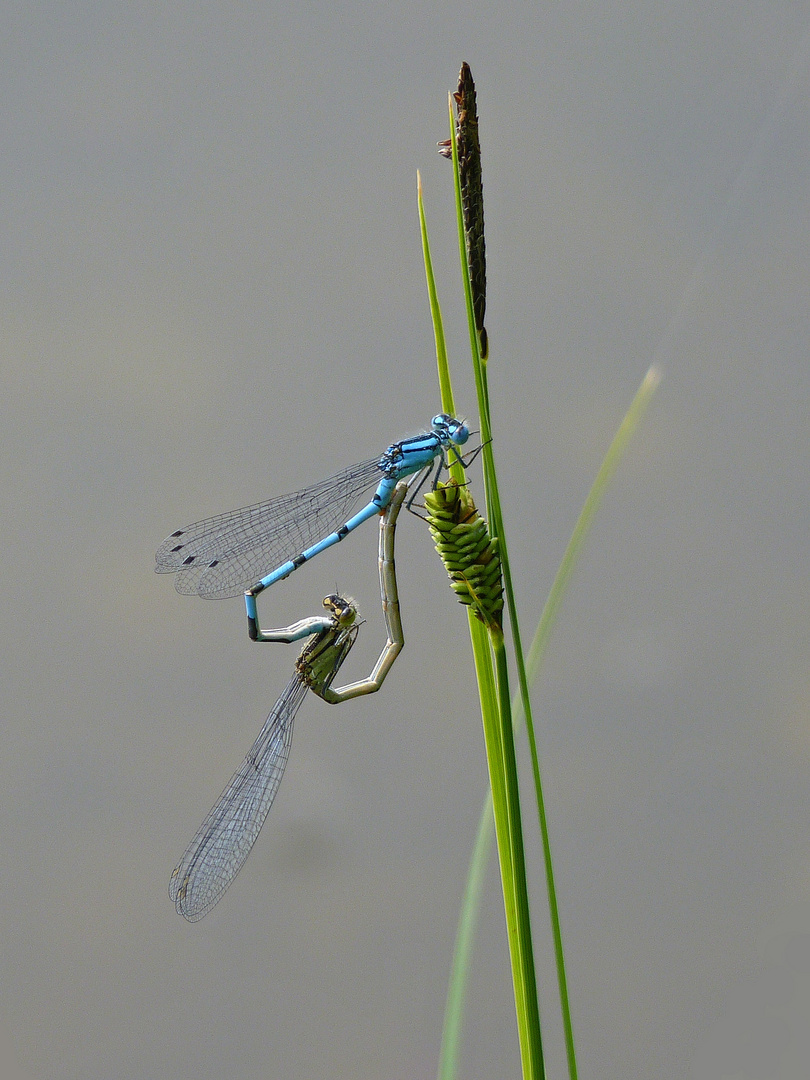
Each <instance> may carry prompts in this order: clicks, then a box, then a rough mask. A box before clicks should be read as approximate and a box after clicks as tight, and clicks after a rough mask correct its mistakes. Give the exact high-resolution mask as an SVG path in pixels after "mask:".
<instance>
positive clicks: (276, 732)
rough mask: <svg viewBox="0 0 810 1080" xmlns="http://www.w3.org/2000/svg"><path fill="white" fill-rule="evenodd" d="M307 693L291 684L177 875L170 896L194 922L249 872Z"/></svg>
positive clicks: (297, 681) (302, 685)
mask: <svg viewBox="0 0 810 1080" xmlns="http://www.w3.org/2000/svg"><path fill="white" fill-rule="evenodd" d="M307 689H308V687H307V685H306V683H305V682H303V681H302V679H301V677H300V676H299V675H298V674H296V675H295V676H294V677H293V678H292V679H291V680H290V682H289V683H288V685H287V688H286V690H285V691H284V693H283V694H282V695H281V697H280V698H279V699H278V701H277V702H276V704H275V706H274V707H273V710H272V712H271V713H270V715H269V716H268V717H267V719H266V720H265V722H264V727H263V728H262V730H261V732H260V733H259V737H258V738H257V739H256V741H255V743H254V744H253V746H252V747H251V749H250V752H249V753H248V755H247V757H246V758H245V760H244V761H243V762H242V765H241V766H240V767H239V769H237V771H236V772H235V773H234V775H233V778H232V779H231V782H230V783H229V784H228V786H227V787H226V788H225V790H224V791H223V792H222V794H221V795H220V797H219V799H217V802H216V803H215V805H214V806H213V807H212V808H211V810H210V812H209V814H208V816H207V817H206V819H205V821H203V823H202V825H201V826H200V827H199V829H198V830H197V835H196V836H195V837H194V839H193V840H192V841H191V843H190V844H189V846H188V848H187V849H186V853H185V855H184V856H183V858H182V859H181V860H180V863H179V865H178V866H177V867H176V869H175V871H174V873H173V874H172V877H171V881H170V882H169V896H170V897H171V899H172V900H173V901H174V906H175V907H176V908H177V910H178V912H179V913H180V914H181V915H184V916H185V917H186V918H187V919H188V920H189V922H197V920H198V919H201V918H202V917H203V915H205V914H207V913H208V912H209V911H210V910H211V908H212V907H213V906H214V905H215V904H216V903H217V901H218V900H219V899H220V898H221V897H222V895H223V893H224V892H225V890H226V889H227V888H228V886H229V885H230V883H231V882H232V881H233V879H234V878H235V877H236V875H237V874H238V873H239V871H240V870H241V869H242V867H243V866H244V864H245V860H246V859H247V857H248V855H249V854H250V849H251V848H252V847H253V844H254V843H255V841H256V837H257V836H258V835H259V830H260V829H261V827H262V825H263V824H264V819H265V818H266V817H267V814H268V812H269V810H270V807H271V806H272V805H273V799H274V798H275V796H276V792H277V791H278V786H279V784H280V783H281V778H282V776H283V775H284V767H285V765H286V764H287V758H288V757H289V756H290V745H291V743H292V733H293V720H294V719H295V714H296V713H297V712H298V710H299V708H300V707H301V702H302V701H303V700H304V698H305V697H306V693H307Z"/></svg>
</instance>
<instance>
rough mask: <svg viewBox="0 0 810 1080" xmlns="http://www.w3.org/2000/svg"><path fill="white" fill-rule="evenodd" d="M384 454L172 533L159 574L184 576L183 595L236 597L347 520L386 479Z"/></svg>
mask: <svg viewBox="0 0 810 1080" xmlns="http://www.w3.org/2000/svg"><path fill="white" fill-rule="evenodd" d="M379 461H380V459H379V457H377V458H373V459H372V460H370V461H363V462H361V463H360V464H359V465H353V466H351V467H350V468H348V469H344V470H343V471H342V472H339V473H337V474H336V475H335V476H332V477H330V478H329V479H328V480H322V481H321V482H320V483H318V484H313V486H312V487H308V488H304V489H303V490H301V491H294V492H292V493H291V494H289V495H280V496H279V497H278V498H276V499H270V500H268V501H267V502H262V503H254V505H253V506H243V507H241V508H240V509H239V510H231V511H229V512H228V513H225V514H218V515H217V516H216V517H211V518H205V519H204V520H203V521H197V522H195V523H194V524H193V525H188V526H187V527H186V528H184V529H178V530H177V532H173V533H172V534H171V536H168V537H166V539H165V540H164V541H163V543H162V544H161V545H160V547H159V548H158V550H157V554H156V555H155V561H156V566H155V570H156V572H157V573H158V574H177V578H176V580H175V583H174V584H175V588H176V589H177V591H178V592H180V593H196V594H197V595H198V596H204V597H207V598H211V599H214V598H216V599H219V598H221V597H225V596H236V595H238V594H239V593H241V592H244V590H245V589H247V588H249V587H250V586H251V585H253V584H255V582H256V581H257V580H258V579H259V578H261V577H262V576H263V575H264V574H267V573H269V572H270V571H271V570H274V569H275V568H276V567H277V566H281V564H282V563H285V562H286V561H287V560H288V559H292V558H294V556H296V555H298V554H299V553H300V552H301V551H304V550H305V549H306V548H308V547H310V546H311V545H312V544H315V543H317V541H318V540H322V539H323V538H324V537H325V536H328V535H329V534H330V533H331V532H334V530H335V529H336V528H338V527H339V526H340V525H342V524H343V522H344V521H346V520H347V519H348V518H349V517H351V513H352V511H353V509H354V508H355V507H356V505H357V503H358V502H359V499H360V496H361V495H362V494H363V492H368V491H370V490H371V488H372V487H376V486H377V484H378V483H379V482H380V480H382V478H383V473H382V472H381V470H380V468H379Z"/></svg>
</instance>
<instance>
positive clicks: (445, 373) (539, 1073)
mask: <svg viewBox="0 0 810 1080" xmlns="http://www.w3.org/2000/svg"><path fill="white" fill-rule="evenodd" d="M418 205H419V218H420V226H421V231H422V247H423V252H424V257H425V276H426V280H427V286H428V295H429V298H430V307H431V316H432V319H433V326H434V336H435V339H436V356H437V362H438V368H439V385H440V388H441V394H442V408H443V409H444V410H445V411H446V412H450V413H454V412H455V408H454V400H453V392H452V384H451V380H450V372H449V366H448V364H447V350H446V346H445V339H444V329H443V322H442V316H441V308H440V305H439V301H438V296H437V292H436V285H435V278H434V275H433V267H432V260H431V258H430V244H429V239H428V232H427V225H426V219H425V213H424V201H423V197H422V187H421V182H420V183H419V185H418ZM451 474H452V475H453V477H454V478H457V479H458V481H459V483H465V482H466V481H465V477H464V473H463V469H462V467H461V465H460V464H459V463H458V462H456V463H454V465H453V466H452V467H451ZM468 620H469V624H470V637H471V640H472V646H473V658H474V661H475V668H476V677H477V680H478V687H479V695H480V697H481V718H482V723H483V728H484V742H485V746H486V753H487V766H488V769H489V777H490V786H491V790H492V806H493V816H494V820H495V837H496V841H497V847H498V858H499V864H500V871H501V883H502V887H503V897H504V912H505V917H506V929H507V938H508V942H509V952H510V959H511V964H512V978H513V984H514V993H515V1012H516V1017H517V1025H518V1037H519V1041H520V1049H521V1062H522V1066H523V1076H524V1080H541V1078H542V1077H543V1075H544V1074H543V1064H542V1048H541V1045H540V1039H539V1035H540V1025H539V1016H538V1014H537V988H536V985H535V980H534V957H533V953H532V947H531V926H530V922H529V918H528V910H529V908H528V894H527V890H526V878H525V867H524V863H523V847H522V833H521V829H520V804H519V800H518V798H517V790H518V789H517V771H516V768H515V766H514V745H513V743H512V723H511V710H510V709H509V690H508V681H507V680H506V677H505V676H506V664H505V653H504V654H503V657H504V659H503V660H502V659H501V657H500V654H499V653H498V652H496V654H495V656H496V658H497V659H498V664H499V670H498V677H497V678H496V676H495V673H494V669H493V651H492V648H491V647H490V641H489V637H488V635H487V631H486V630H485V629H484V627H483V626H482V624H481V623H479V622H478V620H477V619H475V618H474V616H473V615H472V614H471V613H470V614H469V615H468ZM501 646H502V638H501ZM501 651H502V650H501ZM505 707H506V708H507V711H506V712H505V713H504V711H503V710H504V708H505ZM505 732H508V735H507V736H506V741H507V743H508V744H509V745H507V746H506V747H505V746H504V733H505ZM510 751H511V755H510ZM510 756H511V764H510V762H509V758H510Z"/></svg>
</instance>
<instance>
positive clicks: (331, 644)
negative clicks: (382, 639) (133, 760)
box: [156, 413, 469, 922]
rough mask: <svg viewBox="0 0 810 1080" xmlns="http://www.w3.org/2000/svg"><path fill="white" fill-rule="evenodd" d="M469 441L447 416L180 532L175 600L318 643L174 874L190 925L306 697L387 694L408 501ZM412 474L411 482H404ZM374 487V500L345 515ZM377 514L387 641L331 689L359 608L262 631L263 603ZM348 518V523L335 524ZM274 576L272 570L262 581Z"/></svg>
mask: <svg viewBox="0 0 810 1080" xmlns="http://www.w3.org/2000/svg"><path fill="white" fill-rule="evenodd" d="M468 437H469V430H468V428H467V426H466V424H464V423H463V422H461V421H459V420H456V419H455V418H454V417H451V416H448V415H447V414H444V413H442V414H440V415H438V416H435V417H434V418H433V420H432V421H431V431H430V432H428V433H426V434H424V435H419V436H415V437H413V438H410V439H405V440H403V441H402V442H398V443H393V444H392V445H391V446H389V447H388V449H387V450H386V451H385V452H384V453H383V454H382V456H381V457H379V458H375V459H372V460H370V461H366V462H361V463H360V464H359V465H355V466H352V467H350V468H348V469H344V470H343V471H342V472H340V473H338V474H336V475H335V476H333V477H332V478H331V479H329V480H325V481H323V482H322V483H320V484H316V485H314V486H313V487H310V488H306V489H304V490H303V491H298V492H295V493H293V494H290V495H282V496H280V497H279V498H276V499H271V500H269V501H267V502H264V503H257V504H254V505H253V506H247V507H243V508H241V509H239V510H235V511H232V512H230V513H226V514H220V515H218V516H216V517H213V518H207V519H206V520H204V521H199V522H196V523H195V524H193V525H190V526H188V527H187V528H185V529H178V530H177V531H176V532H174V533H172V534H171V536H169V537H168V538H167V539H166V540H165V541H164V542H163V544H162V545H161V546H160V548H159V549H158V552H157V555H156V561H157V565H156V570H157V572H158V573H176V574H177V578H176V580H175V587H176V588H177V590H178V592H182V593H192V594H197V595H199V596H204V597H209V598H219V597H227V596H234V595H237V594H238V593H239V592H240V591H242V590H244V592H245V604H246V607H247V615H248V631H249V634H250V637H251V638H252V639H253V640H254V641H268V642H291V641H298V640H301V639H303V638H304V637H309V639H310V640H309V642H308V643H307V645H306V646H305V648H304V650H303V651H302V652H301V654H300V656H299V657H298V660H297V662H296V666H295V673H294V675H293V677H292V678H291V680H290V682H289V683H288V684H287V687H286V689H285V690H284V692H283V693H282V695H281V697H280V698H279V699H278V701H277V702H276V704H275V706H274V707H273V709H272V710H271V712H270V715H269V716H268V717H267V720H266V721H265V723H264V726H263V727H262V730H261V732H260V733H259V736H258V738H257V739H256V741H255V742H254V744H253V746H252V747H251V749H250V751H249V752H248V754H247V756H246V758H245V760H244V762H243V763H242V765H241V766H240V768H239V769H238V770H237V771H236V773H235V774H234V776H233V777H232V779H231V781H230V783H229V784H228V786H227V787H226V788H225V790H224V791H223V792H222V794H221V796H220V797H219V799H218V800H217V802H216V803H215V805H214V806H213V808H212V809H211V811H210V812H209V813H208V815H207V817H206V818H205V820H204V821H203V823H202V825H201V826H200V828H199V829H198V831H197V834H196V835H195V837H194V839H193V840H192V842H191V844H190V845H189V847H188V848H187V849H186V852H185V854H184V856H183V858H182V860H181V861H180V863H179V865H178V866H177V867H176V869H175V871H174V873H173V874H172V878H171V882H170V884H169V895H170V897H171V899H172V900H173V901H174V903H175V906H176V908H177V910H178V912H180V914H182V915H184V916H185V917H186V918H187V919H189V920H190V921H192V922H196V921H197V920H198V919H201V918H202V917H203V916H204V915H205V914H206V913H207V912H208V911H210V910H211V908H212V907H213V906H214V905H215V904H216V903H217V902H218V900H219V899H220V898H221V897H222V895H223V894H224V892H225V890H226V889H227V888H228V886H229V885H230V883H231V882H232V881H233V879H234V877H235V876H236V874H237V873H238V872H239V870H240V869H241V867H242V866H243V865H244V862H245V860H246V859H247V857H248V854H249V853H250V850H251V848H252V846H253V844H254V842H255V840H256V837H257V836H258V834H259V830H260V828H261V826H262V824H263V822H264V820H265V818H266V817H267V814H268V812H269V810H270V807H271V806H272V803H273V799H274V798H275V795H276V792H277V791H278V787H279V784H280V783H281V778H282V775H283V773H284V768H285V766H286V764H287V759H288V757H289V751H290V745H291V741H292V730H293V721H294V719H295V716H296V713H297V712H298V709H299V708H300V706H301V704H302V702H303V700H304V697H305V696H306V693H307V690H308V689H311V690H312V691H313V692H314V693H315V694H317V695H318V696H319V697H321V698H323V700H325V701H327V702H329V703H330V704H338V703H340V702H343V701H346V700H349V699H350V698H353V697H358V696H360V695H363V694H371V693H374V692H376V691H377V690H379V688H380V687H381V686H382V683H383V681H384V679H385V677H386V675H387V674H388V671H389V670H390V668H391V665H392V664H393V662H394V660H395V659H396V657H397V655H398V653H399V652H400V650H401V649H402V645H403V643H404V635H403V632H402V623H401V620H400V615H399V600H398V591H397V583H396V570H395V563H394V530H395V527H396V519H397V515H398V514H399V510H400V507H401V505H402V503H403V501H404V500H405V497H406V495H407V494H408V491H409V489H410V487H411V485H412V486H413V489H414V490H413V494H412V495H411V498H410V499H409V503H410V502H412V501H413V496H414V495H415V493H416V491H418V490H419V488H420V487H421V486H422V484H423V483H424V481H425V480H426V479H427V477H428V476H429V475H430V473H431V472H433V470H434V467H435V477H434V485H435V483H436V480H437V479H438V476H439V474H440V472H441V469H442V468H443V467H447V464H448V462H447V456H446V455H447V452H452V453H453V454H454V455H455V457H456V458H458V460H462V459H461V457H460V455H459V453H458V449H457V448H458V447H460V446H463V445H464V443H466V441H467V439H468ZM437 459H438V464H436V461H437ZM419 474H422V475H421V476H420V475H419ZM408 477H412V478H413V479H412V480H411V481H407V479H406V478H408ZM375 482H376V490H375V491H374V494H373V496H372V498H371V500H370V501H369V502H368V503H367V504H366V505H365V506H363V507H362V509H360V510H359V511H358V512H356V513H355V514H354V515H353V516H352V517H348V518H347V514H349V512H350V511H351V509H352V508H353V506H354V505H356V503H357V502H358V501H359V499H360V497H361V495H362V494H363V493H364V492H368V491H369V490H370V489H371V487H372V486H374V485H375ZM374 514H380V515H381V520H380V540H379V569H380V593H381V600H382V608H383V615H384V618H385V624H386V629H387V632H388V640H387V643H386V645H385V646H384V647H383V650H382V653H381V654H380V657H379V659H378V661H377V663H376V665H375V667H374V669H373V670H372V672H371V674H370V675H369V676H368V678H367V679H363V680H361V681H359V682H355V683H351V684H349V685H347V686H344V687H341V688H339V689H337V690H334V689H332V681H333V680H334V678H335V676H336V675H337V672H338V670H339V669H340V667H341V665H342V664H343V662H344V660H345V659H346V656H347V655H348V653H349V650H350V649H351V647H352V645H353V644H354V641H355V639H356V637H357V632H358V626H357V622H356V618H357V608H356V606H355V605H354V602H353V601H351V600H348V599H344V598H343V597H340V596H336V595H332V596H327V597H326V599H325V600H324V602H323V603H324V607H325V608H326V609H327V610H328V612H329V614H328V615H326V616H321V617H317V616H315V617H312V618H309V619H303V620H300V621H299V622H297V623H293V624H291V625H290V626H286V627H281V628H279V629H276V630H261V629H260V627H259V624H258V617H257V611H256V596H257V595H258V594H259V593H260V592H262V591H263V590H264V589H266V588H267V587H268V586H270V585H272V584H274V583H275V582H276V581H280V580H281V579H282V578H285V577H288V576H289V575H290V574H291V573H293V571H294V570H297V569H298V567H299V566H302V565H303V564H304V563H305V562H307V561H309V560H310V559H311V558H313V557H314V556H315V555H318V554H319V553H320V552H321V551H324V550H326V549H327V548H329V547H331V546H333V545H334V544H337V543H339V542H340V541H341V540H343V539H344V538H345V537H346V536H348V534H349V533H350V532H352V531H354V529H356V528H357V526H358V525H360V524H362V522H363V521H366V520H367V519H368V518H370V517H373V515H374ZM341 519H345V520H344V522H343V524H342V525H340V526H339V527H338V523H339V522H340V521H341ZM268 567H271V568H272V567H274V568H273V569H270V570H269V572H266V573H264V576H259V575H262V573H263V572H264V571H266V570H267V568H268Z"/></svg>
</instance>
